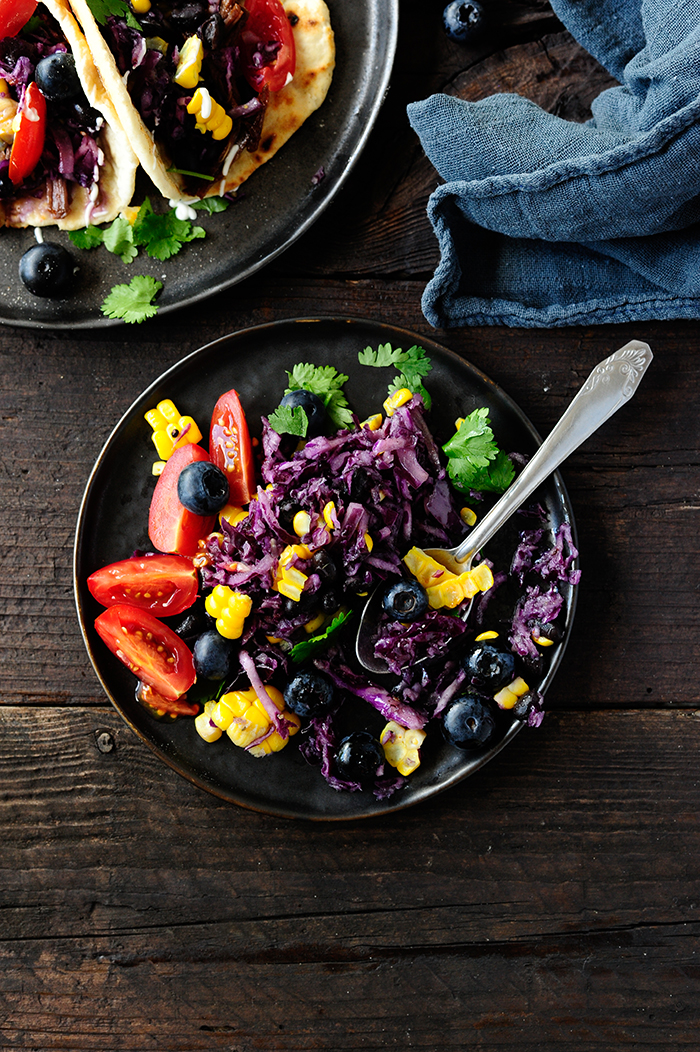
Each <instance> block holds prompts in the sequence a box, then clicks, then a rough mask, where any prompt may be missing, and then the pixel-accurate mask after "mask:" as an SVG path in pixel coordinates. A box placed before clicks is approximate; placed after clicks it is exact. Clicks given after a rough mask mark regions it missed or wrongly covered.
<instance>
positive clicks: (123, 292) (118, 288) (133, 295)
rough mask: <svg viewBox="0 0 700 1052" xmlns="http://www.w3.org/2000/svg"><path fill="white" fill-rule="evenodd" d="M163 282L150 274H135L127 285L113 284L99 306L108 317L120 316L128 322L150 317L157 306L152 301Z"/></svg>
mask: <svg viewBox="0 0 700 1052" xmlns="http://www.w3.org/2000/svg"><path fill="white" fill-rule="evenodd" d="M162 288H163V282H162V281H157V280H156V279H155V278H153V277H151V276H150V274H137V275H136V277H134V278H132V279H131V281H130V282H129V284H128V285H115V286H114V288H113V289H112V291H111V292H110V294H109V295H108V296H107V298H106V299H105V301H104V303H103V304H102V307H101V308H100V309H101V311H102V313H103V314H106V315H107V317H108V318H122V319H123V320H124V321H126V322H129V323H134V322H141V321H145V319H146V318H152V317H153V315H154V314H155V313H156V312H157V310H158V307H157V306H156V304H155V303H153V298H154V296H155V295H156V293H158V292H160V290H161V289H162Z"/></svg>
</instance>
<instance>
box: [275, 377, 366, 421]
mask: <svg viewBox="0 0 700 1052" xmlns="http://www.w3.org/2000/svg"><path fill="white" fill-rule="evenodd" d="M287 376H288V377H289V386H288V388H287V390H286V391H285V394H289V393H290V392H291V391H299V390H304V391H311V393H312V394H315V395H318V397H319V398H320V399H321V401H322V402H323V404H324V406H325V407H326V412H327V413H328V418H329V420H330V421H331V423H332V424H333V425H334V426H335V427H338V428H339V427H350V426H351V425H352V419H353V417H352V413H351V412H350V410H349V409H348V400H347V398H346V397H345V394H344V393H343V384H345V383H347V379H348V378H347V376H345V374H344V373H339V372H338V371H337V369H334V368H333V366H332V365H320V366H318V365H310V364H309V363H302V364H299V365H295V366H294V368H293V369H292V371H291V373H290V372H287Z"/></svg>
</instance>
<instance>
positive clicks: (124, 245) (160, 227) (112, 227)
mask: <svg viewBox="0 0 700 1052" xmlns="http://www.w3.org/2000/svg"><path fill="white" fill-rule="evenodd" d="M218 200H219V201H220V200H221V199H220V198H219V199H218ZM223 207H224V208H225V207H226V203H225V202H223ZM206 210H207V211H209V212H213V211H223V208H220V207H217V206H215V205H213V204H212V205H209V206H207V208H206ZM205 236H206V231H205V230H204V228H203V227H201V226H193V225H192V223H191V222H190V220H189V219H180V218H178V216H177V213H176V211H175V210H174V209H172V208H171V209H169V210H168V211H167V212H154V211H153V206H152V205H151V202H150V199H149V198H148V197H147V198H146V199H145V201H144V202H143V204H142V205H141V207H140V208H139V210H138V213H137V215H136V217H135V219H134V221H133V223H131V222H130V221H129V219H128V218H127V217H126V216H123V215H122V216H118V217H117V218H116V219H115V220H114V221H113V222H112V223H110V224H109V226H106V227H98V226H87V227H84V228H83V229H82V230H74V231H72V232H71V234H70V239H71V241H72V242H73V244H74V245H75V246H76V248H82V249H91V248H97V247H98V246H99V245H104V247H105V248H106V249H107V250H108V251H109V252H113V253H114V255H116V256H119V258H120V259H121V261H122V263H132V262H133V261H134V259H136V257H137V255H138V252H139V248H143V249H145V251H146V253H147V255H149V256H151V258H153V259H158V260H161V262H163V261H164V260H166V259H170V258H171V257H172V256H176V255H177V253H178V252H179V251H180V249H181V248H182V246H183V245H185V244H187V242H189V241H194V240H196V239H197V238H201V237H205Z"/></svg>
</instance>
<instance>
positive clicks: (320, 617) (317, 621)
mask: <svg viewBox="0 0 700 1052" xmlns="http://www.w3.org/2000/svg"><path fill="white" fill-rule="evenodd" d="M325 620H326V616H325V614H317V615H316V617H315V618H314V619H313V621H307V622H306V624H305V625H304V631H305V632H308V633H309V635H311V633H312V632H315V631H316V629H317V628H320V627H321V625H322V624H323V622H324V621H325Z"/></svg>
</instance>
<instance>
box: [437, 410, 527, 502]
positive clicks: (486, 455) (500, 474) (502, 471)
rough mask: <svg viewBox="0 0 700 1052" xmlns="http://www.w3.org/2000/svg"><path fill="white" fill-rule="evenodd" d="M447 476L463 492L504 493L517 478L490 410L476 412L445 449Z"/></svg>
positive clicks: (466, 419)
mask: <svg viewBox="0 0 700 1052" xmlns="http://www.w3.org/2000/svg"><path fill="white" fill-rule="evenodd" d="M442 448H443V450H444V452H445V453H446V454H447V474H448V475H449V477H450V479H451V481H452V484H453V485H454V487H455V488H456V489H458V490H461V491H462V492H463V493H468V492H469V491H470V490H477V491H478V492H481V493H503V491H504V490H506V489H508V486H510V484H511V482H512V481H513V479H514V478H515V468H514V467H513V463H512V461H511V460H510V458H509V457H508V456H507V455H506V454H505V453H504V452H503V451H502V450H501V449H499V447H498V443H497V442H496V439H495V437H494V434H493V430H492V428H491V421H490V420H489V411H488V409H485V408H482V409H475V410H474V412H473V413H470V414H469V416H467V417H465V418H464V420H463V421H462V423H461V425H460V426H459V428H458V430H457V431H456V432H455V434H454V435H453V436H452V438H450V439H449V440H448V441H447V442H446V443H445V445H444V446H443V447H442Z"/></svg>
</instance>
